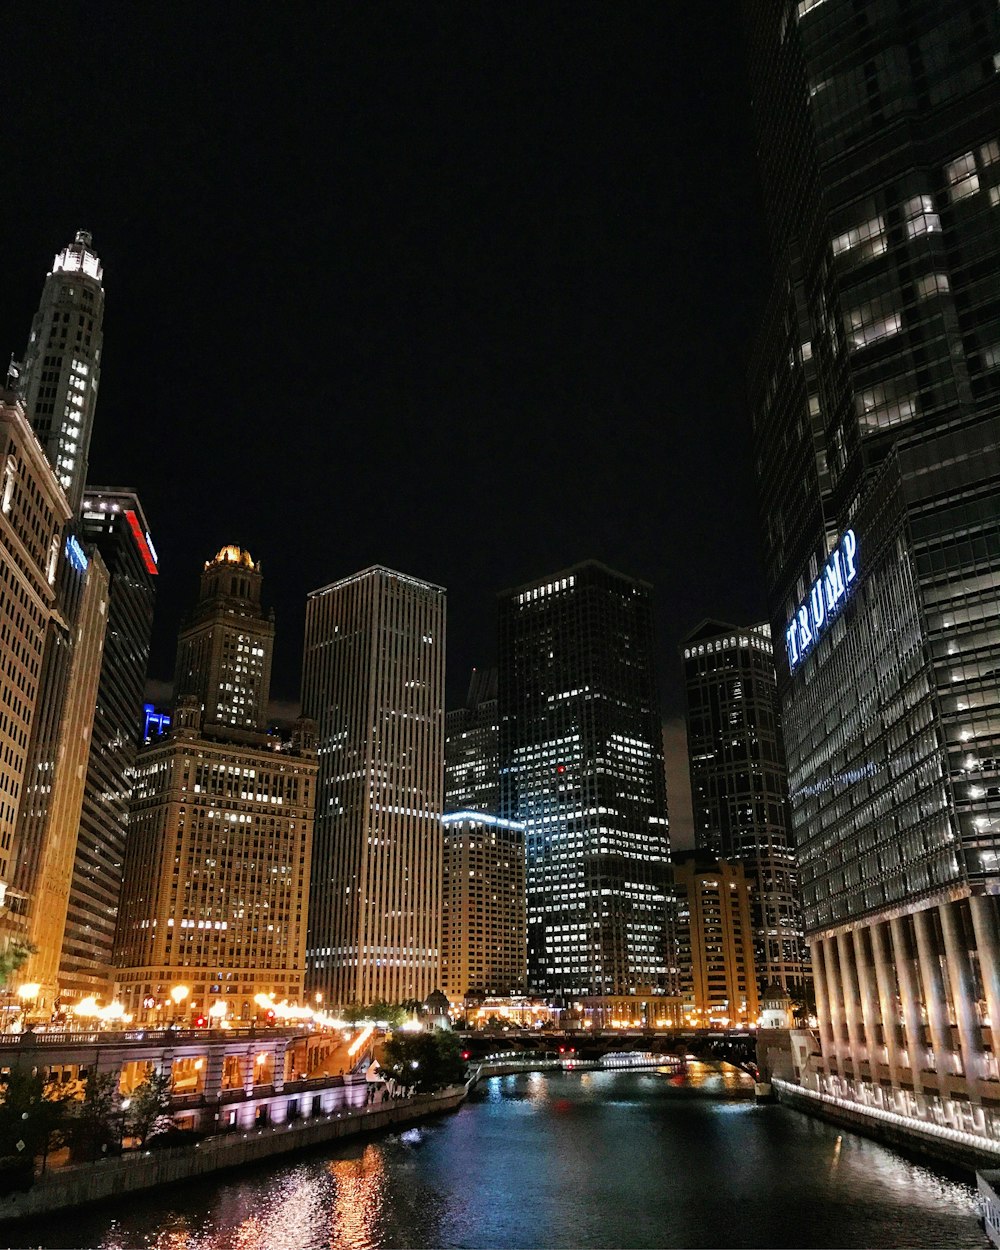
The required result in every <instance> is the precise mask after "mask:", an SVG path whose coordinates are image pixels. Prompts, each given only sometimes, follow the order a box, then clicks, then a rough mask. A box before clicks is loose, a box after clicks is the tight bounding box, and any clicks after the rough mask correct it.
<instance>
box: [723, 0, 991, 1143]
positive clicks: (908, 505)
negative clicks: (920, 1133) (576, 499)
mask: <svg viewBox="0 0 1000 1250" xmlns="http://www.w3.org/2000/svg"><path fill="white" fill-rule="evenodd" d="M745 10H746V17H747V26H748V31H749V36H750V60H751V65H750V68H751V80H752V86H753V93H754V97H755V99H754V104H755V111H756V116H757V124H758V131H759V144H758V146H759V151H760V154H761V162H762V174H763V188H764V199H765V206H766V210H767V217H768V224H769V229H770V235H771V245H772V252H773V259H774V266H775V283H774V287H773V290H772V295H771V301H770V305H769V307H768V310H767V313H766V315H765V319H764V324H763V327H762V333H761V336H760V342H759V344H758V346H757V350H756V351H755V353H754V362H755V363H754V370H753V377H752V380H751V391H752V397H753V399H752V402H753V413H754V426H755V444H756V446H755V453H756V462H757V470H758V478H759V486H760V496H761V500H762V510H763V519H764V536H765V544H764V546H765V568H766V573H767V581H768V587H769V594H770V602H771V612H772V623H773V625H774V628H775V637H776V638H779V639H781V644H780V645H779V648H778V651H779V657H780V658H779V662H778V687H779V693H780V696H781V700H782V726H783V731H784V738H785V751H786V758H787V765H788V777H789V791H790V801H791V808H792V827H793V835H794V839H795V842H796V852H797V859H798V864H799V871H800V878H801V885H802V893H803V908H804V920H805V930H806V936H807V939H808V941H809V943H810V947H811V953H812V963H813V973H814V978H815V985H816V998H817V1011H818V1016H819V1020H820V1032H821V1043H822V1051H823V1058H822V1061H821V1062H820V1063H819V1064H818V1065H817V1066H816V1070H815V1072H812V1073H811V1075H809V1077H808V1079H809V1080H810V1081H811V1082H812V1083H813V1084H814V1085H818V1086H819V1087H820V1088H822V1089H823V1090H825V1091H827V1092H829V1093H832V1094H834V1095H835V1096H838V1097H843V1098H846V1099H849V1100H851V1101H852V1102H854V1103H856V1104H857V1105H858V1106H862V1105H868V1104H870V1105H874V1106H875V1107H878V1108H882V1109H889V1110H892V1111H894V1112H896V1113H899V1114H901V1115H907V1116H915V1117H919V1118H920V1119H921V1120H923V1121H925V1123H926V1127H925V1130H924V1131H931V1130H932V1128H933V1126H934V1125H935V1124H937V1125H946V1126H948V1127H951V1128H953V1129H956V1130H959V1131H963V1132H966V1133H969V1134H972V1135H973V1137H975V1135H976V1134H982V1133H984V1132H992V1133H993V1134H994V1135H995V1133H996V1132H997V1131H998V1128H1000V1116H998V1114H997V1112H996V1111H995V1110H994V1109H993V1108H994V1107H995V1105H996V1103H995V1098H996V1093H995V1091H996V1089H997V1085H996V1082H995V1078H996V1077H997V1075H998V1073H997V1060H996V1055H997V1052H998V1044H997V1038H996V1037H994V1034H993V1029H994V1028H995V1027H997V1025H996V1024H994V1023H992V1022H997V1021H1000V932H998V915H997V893H998V891H1000V871H998V854H1000V690H998V685H997V680H996V674H997V672H998V671H1000V626H998V603H1000V450H998V448H1000V367H998V366H1000V348H998V344H1000V303H998V301H997V299H996V291H997V286H998V281H1000V123H998V118H1000V75H998V74H997V66H998V65H1000V15H998V12H997V9H996V6H994V5H990V4H986V3H984V2H983V0H952V3H949V4H947V5H942V4H937V3H933V2H932V0H915V2H914V3H910V4H907V5H905V6H903V5H862V6H859V5H858V4H856V3H854V2H853V0H821V2H819V3H817V2H816V0H802V2H801V3H799V4H798V5H791V4H781V5H778V4H773V3H770V2H765V0H746V4H745ZM987 1078H992V1079H989V1080H988V1079H987Z"/></svg>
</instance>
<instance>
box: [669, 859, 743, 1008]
mask: <svg viewBox="0 0 1000 1250" xmlns="http://www.w3.org/2000/svg"><path fill="white" fill-rule="evenodd" d="M673 860H674V890H675V893H676V899H677V944H678V963H679V965H680V968H681V978H680V981H681V985H680V988H681V995H682V997H683V999H684V1013H685V1018H686V1019H687V1022H688V1023H689V1024H693V1025H696V1026H700V1027H706V1026H710V1025H716V1026H721V1027H726V1026H728V1025H740V1024H743V1025H746V1024H756V1022H757V1017H758V1015H759V1012H760V998H759V995H758V990H757V969H756V967H755V966H754V926H753V921H752V917H751V910H750V890H749V888H748V883H747V879H746V876H745V874H744V871H743V865H742V864H741V863H738V862H730V861H728V860H726V859H717V858H716V857H715V856H714V855H713V854H712V852H711V851H709V850H700V849H699V850H693V851H682V852H679V853H677V854H675V855H674V857H673Z"/></svg>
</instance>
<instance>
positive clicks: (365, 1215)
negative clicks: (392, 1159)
mask: <svg viewBox="0 0 1000 1250" xmlns="http://www.w3.org/2000/svg"><path fill="white" fill-rule="evenodd" d="M329 1171H330V1175H331V1176H332V1177H333V1179H334V1183H335V1184H336V1192H335V1194H334V1200H333V1210H332V1212H331V1222H330V1245H331V1246H376V1245H378V1244H379V1243H380V1238H379V1236H378V1229H379V1226H380V1224H381V1223H382V1220H383V1215H384V1206H385V1195H386V1189H387V1177H386V1171H385V1162H384V1160H383V1157H382V1152H381V1151H380V1150H378V1149H376V1148H375V1147H374V1146H366V1147H365V1149H364V1152H363V1153H362V1155H361V1157H360V1158H358V1159H332V1160H331V1161H330V1163H329Z"/></svg>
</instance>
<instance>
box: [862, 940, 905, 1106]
mask: <svg viewBox="0 0 1000 1250" xmlns="http://www.w3.org/2000/svg"><path fill="white" fill-rule="evenodd" d="M868 933H869V936H870V938H871V944H872V959H873V961H874V963H875V983H876V985H877V986H878V1005H879V1011H880V1013H881V1015H882V1035H883V1037H884V1038H885V1046H886V1050H887V1051H888V1055H889V1073H890V1077H891V1079H892V1083H893V1085H894V1086H895V1087H896V1088H898V1087H899V1069H900V1067H901V1066H902V1054H901V1046H900V1038H899V1004H898V1003H897V1001H896V968H895V963H894V960H893V951H892V946H891V945H890V942H889V931H888V928H887V927H886V925H885V924H884V923H879V922H877V921H876V923H874V924H873V925H872V926H871V927H870V928H869V930H868Z"/></svg>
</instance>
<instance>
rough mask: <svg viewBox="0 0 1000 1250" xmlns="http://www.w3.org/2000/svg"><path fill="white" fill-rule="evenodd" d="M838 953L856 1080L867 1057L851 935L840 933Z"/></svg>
mask: <svg viewBox="0 0 1000 1250" xmlns="http://www.w3.org/2000/svg"><path fill="white" fill-rule="evenodd" d="M835 940H836V943H837V953H838V955H839V956H840V981H841V985H842V987H843V991H844V998H843V1003H844V1017H845V1019H846V1020H847V1040H848V1043H849V1045H850V1048H851V1067H852V1068H853V1070H854V1079H855V1080H856V1081H859V1080H860V1079H861V1064H862V1061H863V1060H864V1057H865V1038H864V1030H863V1028H862V1027H861V1012H860V1010H859V1007H860V1001H859V1000H860V995H859V993H858V974H857V968H856V967H855V964H854V946H853V944H852V942H851V935H850V934H849V933H838V934H837V937H836V939H835Z"/></svg>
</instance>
